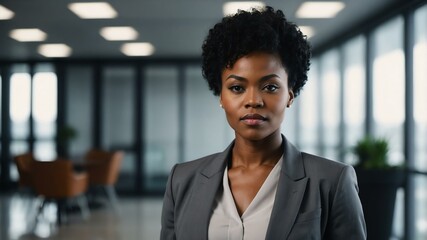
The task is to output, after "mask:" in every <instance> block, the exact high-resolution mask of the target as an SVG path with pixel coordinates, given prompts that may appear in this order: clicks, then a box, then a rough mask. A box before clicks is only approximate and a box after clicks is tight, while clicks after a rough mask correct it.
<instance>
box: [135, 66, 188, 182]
mask: <svg viewBox="0 0 427 240" xmlns="http://www.w3.org/2000/svg"><path fill="white" fill-rule="evenodd" d="M144 80H145V81H144V85H143V89H141V94H143V128H144V136H143V144H144V146H143V149H144V154H145V155H144V171H145V173H144V176H145V179H144V184H145V188H146V189H147V190H159V189H164V187H165V185H166V180H167V177H168V175H169V172H170V170H171V168H172V167H173V165H174V164H175V163H177V162H179V161H180V150H179V126H180V121H181V120H180V117H181V114H182V113H180V112H179V102H180V99H179V89H180V88H179V83H178V69H177V68H176V67H175V66H148V67H147V68H146V69H145V71H144Z"/></svg>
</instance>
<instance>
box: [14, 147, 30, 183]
mask: <svg viewBox="0 0 427 240" xmlns="http://www.w3.org/2000/svg"><path fill="white" fill-rule="evenodd" d="M13 160H14V162H15V165H16V168H17V169H18V174H19V180H18V181H19V187H20V188H21V189H29V190H32V188H33V185H34V183H33V178H32V176H31V167H32V163H33V161H34V156H33V154H32V153H30V152H29V153H24V154H21V155H17V156H15V157H14V158H13Z"/></svg>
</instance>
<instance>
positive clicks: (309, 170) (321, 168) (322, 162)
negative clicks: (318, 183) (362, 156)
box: [301, 152, 354, 178]
mask: <svg viewBox="0 0 427 240" xmlns="http://www.w3.org/2000/svg"><path fill="white" fill-rule="evenodd" d="M301 154H302V159H303V161H304V168H305V170H306V174H307V175H314V176H319V177H321V178H325V177H332V178H333V177H340V175H341V174H343V173H345V172H348V171H350V172H353V171H354V169H353V167H352V166H351V165H348V164H346V163H343V162H339V161H334V160H331V159H327V158H324V157H321V156H317V155H313V154H309V153H305V152H302V153H301Z"/></svg>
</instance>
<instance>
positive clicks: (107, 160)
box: [85, 149, 124, 212]
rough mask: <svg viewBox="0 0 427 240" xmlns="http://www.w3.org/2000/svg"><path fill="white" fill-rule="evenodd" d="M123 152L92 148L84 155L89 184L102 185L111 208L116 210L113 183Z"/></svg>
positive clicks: (115, 179) (116, 176)
mask: <svg viewBox="0 0 427 240" xmlns="http://www.w3.org/2000/svg"><path fill="white" fill-rule="evenodd" d="M123 156H124V154H123V152H121V151H114V152H108V151H103V150H98V149H92V150H90V151H88V152H87V154H86V155H85V168H86V171H87V173H88V175H89V184H90V186H93V187H102V188H103V189H104V190H105V192H106V194H107V196H108V199H109V201H110V203H111V206H112V207H113V209H114V210H115V211H116V212H118V205H117V194H116V191H115V188H114V185H115V184H116V182H117V178H118V175H119V170H120V165H121V162H122V160H123Z"/></svg>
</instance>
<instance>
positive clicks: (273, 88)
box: [264, 84, 279, 92]
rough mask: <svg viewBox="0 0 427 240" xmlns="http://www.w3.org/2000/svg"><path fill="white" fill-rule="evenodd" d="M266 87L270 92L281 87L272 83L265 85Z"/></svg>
mask: <svg viewBox="0 0 427 240" xmlns="http://www.w3.org/2000/svg"><path fill="white" fill-rule="evenodd" d="M264 89H265V90H267V91H269V92H275V91H277V89H279V87H278V86H276V85H272V84H270V85H267V86H265V87H264Z"/></svg>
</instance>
